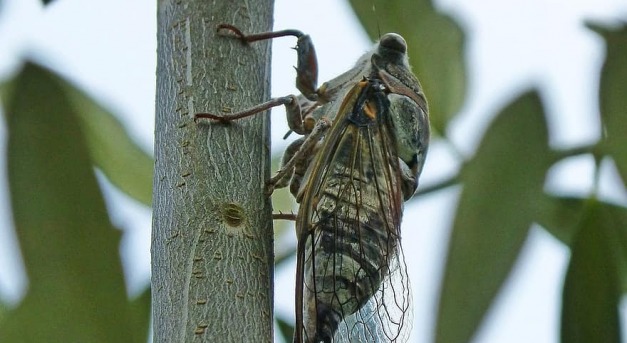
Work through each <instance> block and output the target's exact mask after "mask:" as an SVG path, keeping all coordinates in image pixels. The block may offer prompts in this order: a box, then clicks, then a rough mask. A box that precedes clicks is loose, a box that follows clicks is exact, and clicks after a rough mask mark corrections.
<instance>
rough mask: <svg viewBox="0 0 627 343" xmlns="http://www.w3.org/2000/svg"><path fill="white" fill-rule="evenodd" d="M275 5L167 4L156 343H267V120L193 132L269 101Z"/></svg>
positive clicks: (161, 74) (161, 73) (163, 12)
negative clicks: (216, 116) (244, 35)
mask: <svg viewBox="0 0 627 343" xmlns="http://www.w3.org/2000/svg"><path fill="white" fill-rule="evenodd" d="M272 9H273V1H272V0H248V1H244V0H238V1H204V0H161V1H159V4H158V17H157V18H158V63H157V99H156V129H155V131H156V132H155V136H156V137H155V157H156V165H155V177H154V189H153V209H154V212H153V237H152V300H153V327H154V342H271V341H272V313H273V308H272V303H273V291H272V277H273V249H272V243H273V242H272V237H273V234H272V221H271V205H270V200H269V199H268V198H267V197H266V196H265V195H264V194H263V189H264V181H265V180H267V179H268V178H269V176H270V169H269V164H270V142H269V130H270V129H269V125H270V123H269V119H268V115H267V114H266V115H257V116H253V117H250V118H247V119H242V120H239V121H237V122H233V123H230V124H220V123H210V122H208V121H203V122H199V123H198V124H196V123H195V122H194V120H193V115H194V113H197V112H214V113H225V112H228V111H230V109H233V110H237V109H243V108H247V107H250V106H251V105H255V104H258V103H260V102H262V101H264V100H267V99H268V97H269V85H270V64H269V61H270V44H269V42H259V43H255V44H252V45H250V46H246V45H244V44H242V43H241V42H240V41H238V40H237V39H232V38H226V37H222V36H218V35H217V34H216V27H217V25H218V24H220V23H229V24H234V25H236V26H237V27H239V28H241V29H242V30H243V31H245V32H261V31H268V30H269V29H270V28H271V22H272Z"/></svg>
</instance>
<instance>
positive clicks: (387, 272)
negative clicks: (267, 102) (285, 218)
mask: <svg viewBox="0 0 627 343" xmlns="http://www.w3.org/2000/svg"><path fill="white" fill-rule="evenodd" d="M372 88H373V86H372V84H371V82H370V81H368V82H366V81H364V82H360V83H359V84H358V85H357V86H355V87H354V88H353V89H352V90H351V91H350V92H349V93H348V95H347V96H346V98H345V100H344V103H343V105H342V106H341V109H340V112H339V113H338V116H337V117H336V118H335V122H334V124H333V126H332V128H331V130H330V132H329V134H328V135H327V137H326V138H325V139H324V143H323V146H322V148H321V149H320V151H319V152H318V153H317V156H316V158H315V160H314V161H313V162H312V164H311V165H310V170H309V171H308V175H307V177H306V178H307V180H306V182H307V183H306V185H305V187H306V188H305V190H304V196H303V200H302V202H301V208H300V210H299V214H298V219H297V231H298V232H299V252H298V265H297V283H298V286H297V304H296V305H297V314H296V317H297V326H296V330H297V332H296V336H295V337H296V340H295V341H296V342H308V343H309V342H321V341H322V342H330V341H334V342H381V341H391V342H392V341H393V342H401V341H403V340H404V339H405V338H406V332H408V331H409V330H408V329H406V328H408V327H409V322H410V321H411V320H410V318H408V316H410V315H409V312H410V302H409V299H410V294H409V292H410V291H409V280H408V278H407V273H406V267H405V261H404V260H403V257H402V249H401V246H400V219H401V215H402V206H403V205H402V191H401V182H402V180H401V176H400V168H399V165H398V157H397V155H396V152H395V145H394V140H393V138H392V132H391V129H390V125H389V123H388V121H387V118H386V116H385V111H387V107H386V103H385V100H386V98H385V95H383V94H378V93H376V92H374V91H373V89H372ZM378 116H381V118H379V117H378Z"/></svg>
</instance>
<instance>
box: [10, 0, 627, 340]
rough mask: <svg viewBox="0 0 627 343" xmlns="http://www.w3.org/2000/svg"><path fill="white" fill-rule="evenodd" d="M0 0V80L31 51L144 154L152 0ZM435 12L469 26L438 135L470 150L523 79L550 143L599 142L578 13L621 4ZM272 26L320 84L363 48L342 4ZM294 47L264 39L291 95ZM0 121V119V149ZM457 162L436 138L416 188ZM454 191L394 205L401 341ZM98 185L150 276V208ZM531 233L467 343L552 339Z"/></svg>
mask: <svg viewBox="0 0 627 343" xmlns="http://www.w3.org/2000/svg"><path fill="white" fill-rule="evenodd" d="M379 3H380V2H379ZM2 5H3V6H2V7H0V51H1V52H2V53H0V77H1V78H5V77H7V76H9V75H10V74H11V73H12V72H14V71H15V68H16V67H17V66H18V65H19V62H20V60H21V59H22V58H23V57H24V56H33V57H34V58H36V59H37V60H38V61H40V62H43V63H45V64H46V65H49V66H51V67H53V68H54V69H55V70H57V71H59V72H61V73H62V74H63V75H66V76H67V77H69V78H70V79H71V80H73V81H74V82H76V83H77V84H79V85H80V86H81V87H83V88H85V89H87V90H88V91H89V92H90V93H91V94H92V95H93V96H95V97H97V98H98V99H100V100H101V101H102V102H103V103H105V104H106V105H107V106H109V107H110V108H111V109H112V110H113V111H114V112H115V113H116V114H118V115H119V117H120V119H121V120H122V121H123V122H124V123H125V124H126V125H127V127H128V129H129V130H130V132H131V133H132V134H133V135H134V136H135V137H136V138H137V140H138V141H139V143H140V145H142V146H143V147H145V148H146V150H148V151H152V141H153V130H154V97H155V68H156V37H155V35H156V7H155V6H156V1H151V0H109V1H90V2H88V1H83V0H58V1H56V2H55V3H54V4H53V5H51V6H49V7H48V8H46V9H45V10H43V9H42V8H41V6H40V4H39V1H36V0H4V1H3V3H2ZM378 6H381V5H380V4H379V5H378ZM437 7H438V8H440V9H442V10H443V11H445V12H447V13H449V14H451V15H453V16H454V17H455V18H456V19H458V20H459V21H460V22H461V23H462V26H463V28H464V29H465V30H466V33H467V47H468V50H467V52H466V61H467V65H468V76H469V80H468V94H467V95H468V98H467V99H466V103H465V105H464V106H463V108H462V112H461V114H460V115H459V117H458V118H457V119H456V120H455V122H454V125H452V127H451V128H450V131H449V136H450V137H451V138H452V141H453V143H454V145H455V146H456V148H457V149H459V150H461V151H462V152H463V153H464V154H466V155H467V156H470V154H472V152H473V151H474V148H475V147H476V145H477V144H478V139H479V138H480V137H481V133H482V132H483V130H484V129H485V126H486V125H487V123H488V119H489V118H490V117H491V116H492V115H493V114H494V113H495V112H496V111H497V110H498V109H499V108H500V107H501V106H503V105H505V104H506V103H507V102H508V101H509V100H511V99H512V97H514V96H515V95H516V94H517V92H519V91H521V90H522V89H523V88H524V87H530V86H534V85H535V86H537V87H539V88H540V90H541V92H542V96H543V100H545V106H546V108H547V110H548V111H549V123H550V131H551V144H552V145H553V146H555V147H572V146H576V145H580V144H584V143H587V142H593V141H594V140H596V139H598V138H599V136H600V125H599V123H598V121H597V120H596V117H595V116H596V115H597V113H598V104H597V102H596V92H597V90H598V88H597V85H598V80H597V74H598V71H599V68H600V66H601V63H602V60H603V51H604V50H603V49H604V46H603V41H602V40H601V39H600V38H599V37H597V36H596V35H595V34H594V33H592V32H590V31H588V30H587V29H585V28H584V26H583V23H582V20H583V19H584V18H586V19H596V20H599V21H605V22H607V21H614V22H615V21H616V20H620V19H622V20H623V21H626V20H627V1H620V0H597V1H585V0H576V1H568V0H545V1H541V0H528V1H522V0H519V1H498V0H476V1H462V0H440V1H438V2H437ZM275 28H276V29H284V28H296V29H300V30H301V31H304V32H306V33H309V34H310V35H311V36H312V39H313V41H314V43H315V44H316V50H317V52H318V58H319V68H320V80H321V82H322V81H324V80H327V79H329V78H332V77H333V76H335V75H337V74H339V73H341V72H342V71H344V70H346V69H347V68H349V67H350V66H351V65H352V64H353V63H354V61H355V60H356V59H357V58H358V57H359V56H360V55H361V54H362V53H363V52H365V51H366V50H367V49H369V48H370V46H371V44H370V43H369V41H368V38H367V37H366V35H365V33H364V32H363V31H362V29H361V28H360V27H359V25H358V23H357V21H356V19H355V18H354V16H353V14H352V12H351V10H350V9H349V7H348V6H347V5H346V4H345V3H344V2H343V1H340V0H302V1H294V0H277V1H276V12H275ZM294 44H295V42H294V41H293V40H290V39H287V38H286V39H282V40H278V41H277V42H276V43H275V44H274V46H273V56H274V60H273V74H272V75H273V80H272V87H273V89H272V94H273V95H274V96H282V95H286V94H290V93H294V92H296V89H295V87H294V85H293V80H294V74H293V69H292V68H291V66H292V65H294V64H295V54H294V52H293V50H291V49H289V48H290V47H292V46H293V45H294ZM425 53H428V52H425ZM410 57H411V56H410ZM427 97H428V94H427ZM5 130H6V129H5V127H4V123H3V122H2V124H0V136H2V138H1V139H0V147H1V148H2V149H3V151H4V149H5V144H6V132H5ZM285 131H286V125H285V123H284V121H283V114H282V113H280V111H279V113H276V114H275V115H274V116H273V141H272V143H273V149H274V151H280V150H281V149H282V148H284V147H285V144H286V143H285V142H284V141H282V140H281V137H282V135H283V134H284V133H285ZM2 156H4V154H2ZM0 163H1V164H2V166H0V203H1V205H0V296H1V297H2V298H3V299H5V300H6V301H10V302H12V303H15V302H17V301H19V299H20V297H21V296H22V295H23V293H24V290H25V286H26V280H25V277H24V274H23V271H22V267H21V262H20V260H19V254H18V251H17V250H16V247H15V236H14V234H13V233H12V231H11V230H12V228H11V217H10V211H9V208H8V205H7V200H8V194H7V191H6V171H5V170H6V168H4V163H5V161H4V160H3V161H0ZM592 168H593V165H592V159H591V158H586V157H581V158H576V159H571V160H569V161H567V162H562V163H560V165H558V166H556V167H555V168H554V169H553V170H552V171H551V173H550V177H549V181H548V182H547V186H546V187H547V189H548V190H550V191H554V192H561V193H567V194H571V195H585V194H588V193H589V192H590V190H591V187H592V170H593V169H592ZM454 170H455V164H453V163H452V162H451V157H450V156H448V155H447V153H446V148H445V147H443V146H442V145H441V144H433V145H432V148H431V151H430V155H429V159H428V160H427V165H426V169H425V172H424V174H423V178H422V180H421V184H423V185H425V184H429V183H431V182H434V181H436V180H438V179H442V178H444V177H445V176H446V175H449V174H450V173H451V172H452V171H454ZM603 173H604V176H607V177H606V179H608V180H610V181H609V182H607V183H604V184H602V187H601V194H602V196H603V197H605V198H607V199H611V200H613V201H617V202H621V203H625V202H626V199H625V194H626V192H625V190H624V189H623V188H622V186H620V187H617V186H616V184H617V183H616V182H615V181H612V180H616V178H617V176H616V172H615V170H614V168H613V165H612V164H611V163H610V162H607V163H604V167H603ZM458 191H459V190H458V189H450V190H446V191H442V192H439V193H436V194H433V195H430V196H427V197H424V198H423V199H421V200H419V201H417V202H414V203H413V204H412V205H411V206H408V207H407V208H406V210H405V218H404V225H403V233H404V247H405V251H406V253H407V255H408V256H407V259H406V260H407V261H408V265H409V268H410V274H411V277H412V283H413V293H414V298H415V301H414V319H415V323H414V332H413V335H412V340H411V341H412V342H428V341H429V338H430V337H431V336H432V334H433V325H434V320H435V315H436V314H435V311H436V305H437V285H438V282H439V278H440V276H441V264H442V260H443V258H444V255H445V248H446V237H447V235H448V230H449V227H450V225H451V223H452V213H453V212H452V210H453V208H454V205H455V203H456V200H457V197H458V195H459V194H458ZM105 192H106V195H107V198H108V200H109V201H108V205H109V208H110V212H111V216H112V218H113V220H114V223H115V224H116V225H117V226H119V227H121V228H122V229H123V230H124V231H125V233H126V234H125V236H124V240H123V243H122V247H121V254H122V257H123V260H124V265H125V272H126V275H127V279H128V286H129V293H131V294H136V293H137V292H139V291H140V290H141V289H143V288H144V287H145V286H146V285H147V284H148V282H149V277H150V276H149V273H150V252H149V248H150V246H149V245H150V211H149V210H148V209H146V208H143V207H142V206H140V205H138V204H136V203H135V202H134V201H132V200H129V199H127V198H125V197H124V196H123V195H121V194H120V193H119V192H118V191H116V190H111V189H109V188H107V189H106V190H105ZM531 232H532V233H531V236H530V239H529V240H528V242H527V244H526V246H525V248H524V252H523V256H522V258H521V259H520V260H519V261H518V264H517V268H516V273H515V275H514V276H513V277H512V278H510V280H509V281H508V283H507V285H506V287H505V289H504V290H503V291H502V292H501V294H500V295H499V301H498V302H497V304H496V306H494V307H493V308H492V310H491V311H490V313H489V316H488V319H487V321H486V325H484V326H483V327H482V329H481V330H480V331H479V333H478V335H477V337H475V340H474V341H473V342H476V343H499V342H510V343H517V342H540V343H543V342H547V343H552V342H557V341H558V337H559V331H558V330H559V309H560V294H561V284H562V281H563V277H564V272H565V268H566V265H567V261H568V250H567V249H566V248H564V247H563V246H562V245H561V244H560V243H559V242H558V241H556V240H555V239H554V238H552V237H551V236H549V235H548V234H546V233H545V232H544V231H542V230H541V229H539V228H534V229H533V230H532V231H531ZM293 271H294V268H293V264H292V265H288V266H286V268H284V269H282V270H278V271H277V285H276V287H277V290H276V292H275V294H277V299H276V303H277V306H276V308H277V311H278V312H279V313H281V314H284V315H285V316H288V318H293V315H292V309H293V296H292V294H293V288H294V283H293V282H294V281H293ZM623 322H624V323H625V320H623Z"/></svg>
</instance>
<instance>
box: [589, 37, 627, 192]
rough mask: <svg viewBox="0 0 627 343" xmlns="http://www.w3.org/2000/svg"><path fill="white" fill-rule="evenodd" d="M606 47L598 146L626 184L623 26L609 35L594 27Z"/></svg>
mask: <svg viewBox="0 0 627 343" xmlns="http://www.w3.org/2000/svg"><path fill="white" fill-rule="evenodd" d="M595 30H596V31H597V32H599V33H600V34H601V35H602V36H603V38H605V41H606V44H607V56H606V58H605V63H604V65H603V69H602V71H601V85H600V94H599V96H600V98H599V104H600V106H601V117H602V119H603V127H604V129H605V133H606V135H607V140H606V141H605V142H604V144H603V145H602V148H603V150H604V151H606V152H607V153H609V154H610V155H611V156H612V157H613V158H614V161H615V162H616V166H617V167H618V171H619V173H620V175H621V176H622V178H623V182H627V68H625V56H627V26H623V27H622V28H621V29H620V30H616V31H611V30H606V29H602V28H598V27H595Z"/></svg>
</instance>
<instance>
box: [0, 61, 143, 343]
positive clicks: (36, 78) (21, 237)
mask: <svg viewBox="0 0 627 343" xmlns="http://www.w3.org/2000/svg"><path fill="white" fill-rule="evenodd" d="M7 104H8V105H7V109H6V117H7V127H8V148H7V153H8V158H7V165H8V177H9V189H10V199H11V206H12V209H13V220H14V223H15V230H16V235H17V237H18V241H19V244H20V248H21V252H22V257H23V260H24V264H25V267H26V273H27V276H28V280H29V284H28V293H27V294H26V296H25V298H24V299H23V301H22V302H21V303H20V304H19V306H18V307H17V308H16V309H15V310H12V311H11V312H9V314H8V315H7V319H6V320H5V321H3V322H2V323H0V342H134V341H136V340H134V339H133V332H132V328H131V325H130V323H131V322H130V319H131V318H130V314H129V306H128V301H127V297H126V290H125V285H124V279H123V273H122V266H121V263H120V258H119V253H118V249H119V242H120V235H121V234H120V232H119V231H118V230H115V229H114V228H113V227H112V225H111V224H110V222H109V217H108V215H107V212H106V208H105V204H104V200H103V198H102V194H101V192H100V189H99V188H98V183H97V182H96V178H95V175H94V171H93V168H92V166H91V161H90V158H89V153H88V150H87V148H86V146H85V138H84V136H83V132H82V130H81V125H80V124H79V120H78V116H79V114H78V113H77V111H76V109H75V108H74V107H73V106H72V104H71V102H70V101H69V99H68V94H67V93H66V88H65V87H64V86H63V83H62V82H61V81H60V80H59V78H58V77H56V76H55V75H53V74H52V73H51V72H50V71H47V70H45V69H43V68H41V67H39V66H36V65H34V64H31V63H27V64H26V65H25V66H24V68H23V70H22V72H21V73H20V74H19V75H18V76H17V78H16V80H14V81H13V91H12V97H11V98H9V99H8V101H7Z"/></svg>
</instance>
